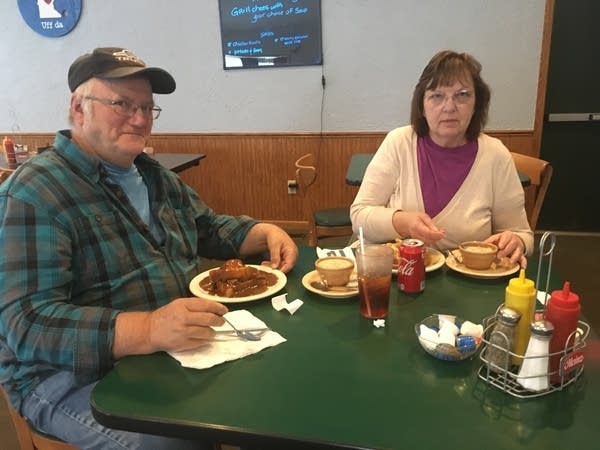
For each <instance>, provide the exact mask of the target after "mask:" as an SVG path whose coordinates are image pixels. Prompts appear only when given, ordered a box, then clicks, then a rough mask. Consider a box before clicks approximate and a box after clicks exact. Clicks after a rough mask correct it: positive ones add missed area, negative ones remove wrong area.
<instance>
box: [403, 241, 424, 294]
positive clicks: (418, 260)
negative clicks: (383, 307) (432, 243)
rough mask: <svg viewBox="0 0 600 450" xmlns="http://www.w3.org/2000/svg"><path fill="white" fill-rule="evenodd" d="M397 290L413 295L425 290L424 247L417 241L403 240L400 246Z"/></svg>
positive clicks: (421, 242)
mask: <svg viewBox="0 0 600 450" xmlns="http://www.w3.org/2000/svg"><path fill="white" fill-rule="evenodd" d="M398 288H399V289H400V290H401V291H402V292H406V293H410V294H411V293H415V292H422V291H423V290H424V289H425V245H424V244H423V241H420V240H419V239H404V240H403V241H402V245H401V246H400V261H399V264H398Z"/></svg>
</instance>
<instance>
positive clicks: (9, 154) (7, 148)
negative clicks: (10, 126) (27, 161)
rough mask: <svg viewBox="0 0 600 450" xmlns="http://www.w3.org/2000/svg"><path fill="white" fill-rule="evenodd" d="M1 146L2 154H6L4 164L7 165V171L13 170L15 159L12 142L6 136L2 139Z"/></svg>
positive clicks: (15, 165) (15, 163)
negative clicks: (2, 148)
mask: <svg viewBox="0 0 600 450" xmlns="http://www.w3.org/2000/svg"><path fill="white" fill-rule="evenodd" d="M2 145H3V146H4V153H5V154H6V163H7V164H8V168H9V169H14V168H16V167H17V158H16V155H15V146H14V144H13V141H12V139H11V138H9V137H8V136H5V137H4V140H3V141H2Z"/></svg>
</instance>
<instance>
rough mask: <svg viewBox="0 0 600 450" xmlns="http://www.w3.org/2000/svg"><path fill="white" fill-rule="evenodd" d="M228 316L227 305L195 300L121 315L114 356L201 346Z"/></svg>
mask: <svg viewBox="0 0 600 450" xmlns="http://www.w3.org/2000/svg"><path fill="white" fill-rule="evenodd" d="M225 313H227V308H226V307H225V305H222V304H221V303H218V302H214V301H211V300H204V299H200V298H195V297H190V298H178V299H175V300H173V301H171V302H170V303H168V304H166V305H165V306H162V307H160V308H158V309H156V310H154V311H152V312H122V313H120V314H119V315H117V321H116V325H115V340H114V343H113V356H114V357H115V358H116V359H119V358H122V357H123V356H127V355H140V354H148V353H154V352H157V351H167V352H171V351H183V350H192V349H195V348H198V347H201V346H202V345H204V344H205V343H206V341H207V340H210V339H212V338H213V337H214V335H215V332H214V330H213V329H212V328H210V327H211V326H219V325H223V323H225V322H224V320H223V319H222V318H221V316H222V315H223V314H225Z"/></svg>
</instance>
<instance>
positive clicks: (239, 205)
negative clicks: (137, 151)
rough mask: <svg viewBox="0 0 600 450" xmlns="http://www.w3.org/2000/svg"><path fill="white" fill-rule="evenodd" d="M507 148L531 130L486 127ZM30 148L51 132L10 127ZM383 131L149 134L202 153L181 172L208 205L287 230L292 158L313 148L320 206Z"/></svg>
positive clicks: (297, 205) (158, 142) (524, 142)
mask: <svg viewBox="0 0 600 450" xmlns="http://www.w3.org/2000/svg"><path fill="white" fill-rule="evenodd" d="M488 134H490V135H493V136H496V137H498V138H500V139H502V141H503V142H504V143H505V145H506V146H507V147H508V148H509V149H510V150H512V151H516V152H519V153H524V154H527V155H533V156H537V152H538V150H537V148H536V146H535V138H534V133H533V131H497V132H494V131H488ZM12 136H13V138H14V140H15V142H16V143H23V144H27V145H29V148H30V149H31V148H35V147H38V146H44V145H47V144H48V143H51V142H52V141H53V139H54V136H53V135H52V134H45V133H21V134H17V135H15V134H12ZM384 137H385V133H383V132H381V133H376V132H355V133H352V132H345V133H323V134H319V133H252V134H243V133H167V134H156V135H153V136H152V137H151V138H150V141H149V143H148V144H149V145H151V146H153V147H154V149H155V150H156V152H159V153H204V154H206V155H207V157H206V158H205V159H203V160H202V161H201V162H200V166H199V167H194V168H192V169H188V170H186V171H185V172H183V173H182V174H181V177H182V178H183V179H184V181H185V182H187V183H188V184H189V185H190V186H192V187H193V188H194V189H195V190H196V191H197V192H198V193H199V194H200V196H201V197H202V198H203V199H204V201H205V202H206V203H207V204H208V205H209V206H210V207H212V208H213V209H214V210H215V211H217V212H218V213H222V214H233V215H238V214H248V215H250V216H252V217H255V218H257V219H261V220H264V221H269V222H273V223H277V224H279V225H281V226H283V227H284V228H286V229H287V230H289V231H294V232H295V231H299V230H304V229H305V228H306V226H307V222H306V219H305V218H304V217H303V213H302V203H301V202H302V199H301V197H300V196H299V195H290V194H288V193H287V180H292V179H294V178H295V166H294V162H295V161H296V160H297V159H298V158H299V157H301V156H302V155H304V154H306V153H313V154H314V155H315V162H316V166H317V170H318V178H317V181H316V182H315V185H313V186H312V187H311V189H313V194H312V195H315V196H316V201H317V202H318V204H319V205H320V206H321V207H334V206H346V205H348V206H349V205H350V203H351V202H352V200H353V199H354V196H355V195H356V192H357V190H358V188H357V187H355V186H348V185H347V184H346V183H345V175H346V169H347V166H348V161H349V160H350V157H351V156H352V155H353V154H355V153H367V152H374V151H375V150H376V149H377V148H378V146H379V144H380V143H381V141H382V140H383V138H384Z"/></svg>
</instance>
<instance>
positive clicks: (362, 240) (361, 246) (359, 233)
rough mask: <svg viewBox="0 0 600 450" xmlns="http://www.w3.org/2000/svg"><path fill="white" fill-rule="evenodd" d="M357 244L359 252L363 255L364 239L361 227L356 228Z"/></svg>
mask: <svg viewBox="0 0 600 450" xmlns="http://www.w3.org/2000/svg"><path fill="white" fill-rule="evenodd" d="M358 242H359V243H360V252H361V253H362V254H363V255H364V254H365V237H364V236H363V227H358Z"/></svg>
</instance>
